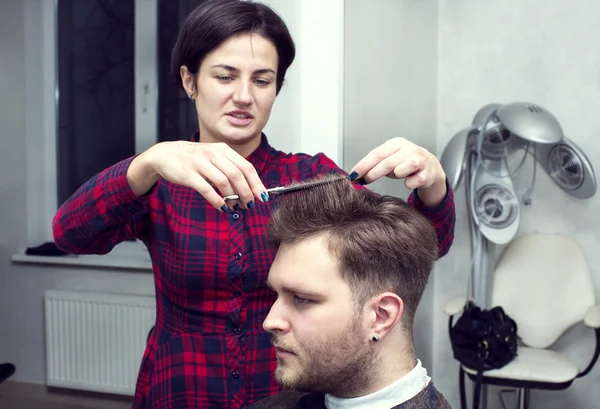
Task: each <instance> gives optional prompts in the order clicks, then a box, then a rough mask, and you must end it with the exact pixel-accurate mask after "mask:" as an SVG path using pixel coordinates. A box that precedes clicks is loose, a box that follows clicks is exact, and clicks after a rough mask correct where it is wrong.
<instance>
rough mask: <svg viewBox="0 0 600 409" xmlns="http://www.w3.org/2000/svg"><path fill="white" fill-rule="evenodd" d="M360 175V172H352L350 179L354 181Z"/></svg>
mask: <svg viewBox="0 0 600 409" xmlns="http://www.w3.org/2000/svg"><path fill="white" fill-rule="evenodd" d="M357 177H358V173H357V172H352V173H351V174H350V176H349V178H350V181H353V180H354V179H356V178H357Z"/></svg>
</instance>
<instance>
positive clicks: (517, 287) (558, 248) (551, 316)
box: [492, 234, 596, 348]
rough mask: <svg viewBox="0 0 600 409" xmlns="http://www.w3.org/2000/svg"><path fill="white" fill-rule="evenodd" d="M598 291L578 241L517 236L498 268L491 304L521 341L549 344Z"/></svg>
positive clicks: (582, 312)
mask: <svg viewBox="0 0 600 409" xmlns="http://www.w3.org/2000/svg"><path fill="white" fill-rule="evenodd" d="M595 300H596V293H595V290H594V285H593V282H592V278H591V276H590V272H589V269H588V264H587V262H586V259H585V256H584V254H583V251H582V250H581V247H580V246H579V244H578V243H577V242H576V241H575V240H573V239H572V238H571V237H569V236H564V235H560V234H525V235H523V236H520V237H518V238H516V239H514V240H513V241H512V242H511V243H510V244H509V246H508V248H507V249H506V252H505V253H504V254H503V255H502V257H501V259H500V261H499V262H498V265H497V266H496V269H495V271H494V280H493V289H492V304H493V306H497V305H499V306H501V307H502V308H503V309H504V310H505V311H506V313H507V314H508V315H509V316H510V317H512V318H513V319H514V320H515V321H516V323H517V327H518V335H519V336H520V337H521V339H522V341H523V342H524V343H525V344H526V345H528V346H531V347H534V348H548V347H549V346H551V345H552V344H553V343H554V342H556V340H557V339H558V338H559V337H560V336H561V335H562V334H563V333H564V332H565V331H566V330H567V329H568V328H569V327H571V326H572V325H574V324H575V323H577V322H580V321H582V320H583V317H584V316H585V313H586V311H587V309H588V308H589V307H591V306H592V305H594V304H595Z"/></svg>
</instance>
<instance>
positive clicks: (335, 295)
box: [249, 180, 450, 409]
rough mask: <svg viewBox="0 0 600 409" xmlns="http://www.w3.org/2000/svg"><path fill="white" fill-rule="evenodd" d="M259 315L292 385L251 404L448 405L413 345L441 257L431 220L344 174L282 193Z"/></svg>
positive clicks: (256, 408) (421, 408)
mask: <svg viewBox="0 0 600 409" xmlns="http://www.w3.org/2000/svg"><path fill="white" fill-rule="evenodd" d="M278 202H279V203H278V205H279V207H278V209H276V210H275V211H274V213H273V217H272V220H271V222H270V225H269V229H268V232H269V237H270V240H271V241H272V243H273V244H274V245H275V246H277V247H278V251H277V255H276V257H275V260H274V262H273V265H272V267H271V270H270V272H269V277H268V284H269V286H270V287H271V288H272V289H273V291H274V292H275V293H276V294H277V299H276V301H275V302H274V304H273V305H272V307H271V310H270V312H269V314H268V316H267V318H266V319H265V321H264V323H263V327H264V329H265V330H267V331H269V332H270V333H271V334H272V341H273V345H274V347H275V351H276V354H277V369H276V372H275V377H276V379H277V381H278V382H279V384H280V385H282V386H283V387H284V388H286V389H288V390H287V391H284V392H281V393H280V394H278V395H275V396H272V397H270V398H267V399H263V400H261V401H259V402H256V403H254V404H253V405H251V406H250V407H249V408H253V409H261V408H262V409H265V408H273V409H275V408H282V409H283V408H294V409H301V408H311V409H317V408H327V409H334V408H336V409H337V408H352V409H362V408H369V409H390V408H395V409H409V408H411V409H413V408H415V409H417V408H418V409H429V408H431V409H433V408H435V409H445V408H450V406H449V404H448V402H447V401H446V400H445V398H444V397H443V396H442V395H441V394H440V393H439V392H438V391H437V390H436V389H435V387H434V386H433V384H432V382H431V379H430V378H429V376H428V375H427V371H426V369H425V368H424V367H423V366H422V365H421V362H420V361H419V360H418V359H417V357H416V353H415V346H414V341H413V320H414V316H415V311H416V309H417V306H418V304H419V301H420V300H421V297H422V295H423V291H424V289H425V285H426V284H427V280H428V277H429V274H430V271H431V269H432V266H433V264H434V262H435V261H436V259H437V251H438V244H437V239H436V234H435V231H434V229H433V227H432V226H431V224H430V222H429V221H428V220H427V219H426V218H425V217H424V216H422V215H421V214H420V213H419V212H418V211H416V210H414V209H412V208H410V207H409V206H408V205H407V204H406V203H405V202H404V201H403V200H401V199H397V198H393V197H382V196H379V195H377V194H375V193H373V192H371V191H369V190H357V189H355V188H354V187H353V186H352V184H351V183H350V182H349V181H347V180H345V181H335V182H330V183H328V184H325V185H323V186H320V187H316V188H310V189H306V190H303V191H300V192H298V193H294V194H288V195H286V196H282V197H280V198H279V199H278Z"/></svg>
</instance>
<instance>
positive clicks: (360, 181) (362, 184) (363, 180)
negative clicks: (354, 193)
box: [355, 178, 367, 186]
mask: <svg viewBox="0 0 600 409" xmlns="http://www.w3.org/2000/svg"><path fill="white" fill-rule="evenodd" d="M355 183H357V184H359V185H361V186H364V185H366V184H367V181H366V180H365V178H360V179H357V180H356V182H355Z"/></svg>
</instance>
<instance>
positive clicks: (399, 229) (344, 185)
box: [268, 175, 438, 329]
mask: <svg viewBox="0 0 600 409" xmlns="http://www.w3.org/2000/svg"><path fill="white" fill-rule="evenodd" d="M327 178H328V179H332V181H330V182H328V183H326V184H323V185H321V186H318V187H312V188H308V189H304V190H300V191H298V192H295V193H289V194H287V195H283V196H280V197H279V198H277V199H276V201H275V202H276V203H273V204H274V205H275V207H276V208H275V210H274V211H273V215H272V218H271V221H270V223H269V225H268V237H269V241H270V243H271V244H272V245H274V246H276V247H279V245H280V244H284V243H286V244H293V243H297V242H299V241H302V240H306V239H309V238H313V237H316V236H320V235H324V237H325V240H326V243H327V246H328V250H329V251H330V252H331V254H332V255H333V256H335V257H336V258H337V259H338V260H339V272H340V274H341V276H342V278H343V279H344V280H346V282H347V283H348V284H349V286H350V288H351V290H352V292H353V295H354V298H355V301H356V303H357V307H358V306H360V307H362V305H364V303H365V302H366V301H367V300H368V299H369V298H371V297H374V296H376V295H378V294H381V293H383V292H387V291H390V292H393V293H395V294H397V295H398V296H399V297H400V298H402V301H403V302H404V313H403V318H402V322H403V324H404V325H405V326H406V327H405V328H408V329H411V328H412V324H413V320H414V315H415V312H416V309H417V307H418V305H419V302H420V300H421V297H422V296H423V291H424V290H425V286H426V284H427V280H428V278H429V274H430V272H431V269H432V267H433V263H434V262H435V261H436V260H437V257H438V243H437V236H436V233H435V230H434V228H433V227H432V225H431V222H430V221H429V220H428V219H427V218H425V216H423V215H422V214H421V213H419V212H418V211H417V210H415V209H413V208H412V207H410V206H408V204H407V203H406V202H405V201H404V200H402V199H398V198H395V197H391V196H381V195H378V194H377V193H374V192H372V191H370V190H367V189H357V188H355V186H354V185H353V184H352V183H351V182H350V181H349V180H348V179H342V180H339V178H340V176H339V175H338V176H328V177H327ZM333 179H335V180H333Z"/></svg>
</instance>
